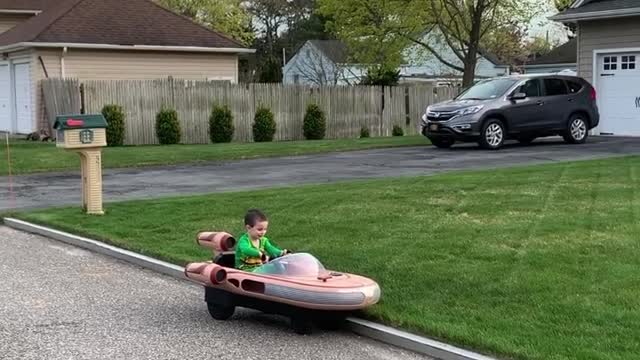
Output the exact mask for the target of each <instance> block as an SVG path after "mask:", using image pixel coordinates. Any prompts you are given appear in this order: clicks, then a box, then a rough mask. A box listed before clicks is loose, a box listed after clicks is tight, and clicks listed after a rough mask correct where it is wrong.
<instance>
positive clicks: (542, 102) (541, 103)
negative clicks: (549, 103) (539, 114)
mask: <svg viewBox="0 0 640 360" xmlns="http://www.w3.org/2000/svg"><path fill="white" fill-rule="evenodd" d="M536 104H538V106H542V105H544V101H542V100H538V101H537V102H536Z"/></svg>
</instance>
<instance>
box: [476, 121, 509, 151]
mask: <svg viewBox="0 0 640 360" xmlns="http://www.w3.org/2000/svg"><path fill="white" fill-rule="evenodd" d="M505 135H506V134H505V129H504V125H503V124H502V121H500V120H498V119H489V120H487V121H486V122H485V123H484V125H483V126H482V132H481V133H480V141H479V143H480V146H482V147H483V148H485V149H489V150H497V149H499V148H501V147H502V145H503V144H504V138H505Z"/></svg>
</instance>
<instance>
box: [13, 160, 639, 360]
mask: <svg viewBox="0 0 640 360" xmlns="http://www.w3.org/2000/svg"><path fill="white" fill-rule="evenodd" d="M639 174H640V157H627V158H617V159H608V160H598V161H588V162H573V163H563V164H554V165H545V166H536V167H523V168H515V169H504V170H498V171H495V170H492V171H482V172H466V173H455V174H446V175H440V176H433V177H417V178H402V179H384V180H376V181H359V182H350V183H343V184H336V185H321V186H320V185H314V186H304V187H297V188H286V189H271V190H264V191H252V192H238V193H225V194H213V195H207V196H197V197H181V198H172V199H159V200H153V201H131V202H124V203H117V204H108V205H107V206H106V210H107V215H105V216H104V217H93V216H85V215H83V214H82V213H81V211H80V210H79V209H78V208H77V207H74V208H65V209H55V210H47V211H35V212H31V213H26V214H19V215H18V217H19V218H22V219H25V220H30V221H34V222H37V223H42V224H47V225H51V226H54V227H56V228H59V229H63V230H68V231H73V232H76V233H79V234H84V235H89V236H92V237H95V238H99V239H103V240H105V241H108V242H110V243H113V244H116V245H119V246H122V247H125V248H127V249H131V250H134V251H138V252H141V253H143V254H147V255H151V256H154V257H158V258H161V259H164V260H168V261H171V262H174V263H177V264H184V263H186V262H188V261H195V260H205V259H207V258H208V254H209V253H208V252H207V251H205V250H204V249H202V248H199V247H197V245H196V244H195V240H194V236H195V234H196V232H197V231H199V230H205V229H207V230H226V231H230V232H233V233H236V234H238V232H239V231H240V229H241V219H242V216H243V214H244V211H245V210H246V209H247V208H250V207H260V208H263V209H264V210H265V211H266V212H267V214H268V215H269V216H270V217H271V224H270V233H269V235H270V237H271V238H272V239H273V240H274V241H275V242H276V243H277V244H279V245H280V246H283V247H286V248H291V249H294V250H295V251H299V252H300V251H308V252H312V253H313V254H315V255H316V256H318V257H319V258H320V259H321V261H322V262H323V263H324V264H325V265H326V266H327V267H329V268H332V269H336V270H341V271H349V272H355V273H359V274H363V275H366V276H369V277H372V278H374V279H376V280H377V281H378V282H379V283H380V285H381V287H382V290H383V296H382V300H381V302H380V303H379V305H376V306H375V307H373V308H372V309H370V311H368V312H367V315H366V316H368V317H371V318H373V319H376V320H380V321H383V322H385V323H387V324H391V325H393V326H398V327H402V328H404V329H408V330H411V331H416V332H419V333H423V334H427V335H429V336H432V337H435V338H440V339H444V340H445V341H448V342H450V343H453V344H457V345H459V346H464V347H470V348H473V349H475V350H477V351H482V352H485V353H492V354H498V356H501V357H504V358H507V357H511V358H516V359H545V360H548V359H611V360H615V359H633V358H637V356H638V354H640V301H639V300H638V299H640V275H639V271H638V269H640V235H639V234H640V219H639V215H640V180H639ZM196 300H197V299H194V301H196Z"/></svg>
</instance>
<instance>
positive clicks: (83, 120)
mask: <svg viewBox="0 0 640 360" xmlns="http://www.w3.org/2000/svg"><path fill="white" fill-rule="evenodd" d="M106 127H107V120H105V118H104V116H102V114H82V115H75V114H73V115H58V116H56V121H55V122H54V123H53V128H54V129H56V130H68V129H95V128H106Z"/></svg>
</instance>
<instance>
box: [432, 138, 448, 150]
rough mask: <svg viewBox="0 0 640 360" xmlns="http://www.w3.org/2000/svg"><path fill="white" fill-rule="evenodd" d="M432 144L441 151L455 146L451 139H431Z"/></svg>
mask: <svg viewBox="0 0 640 360" xmlns="http://www.w3.org/2000/svg"><path fill="white" fill-rule="evenodd" d="M431 143H432V144H433V145H434V146H436V147H439V148H441V149H448V148H450V147H451V145H453V140H449V139H431Z"/></svg>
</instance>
